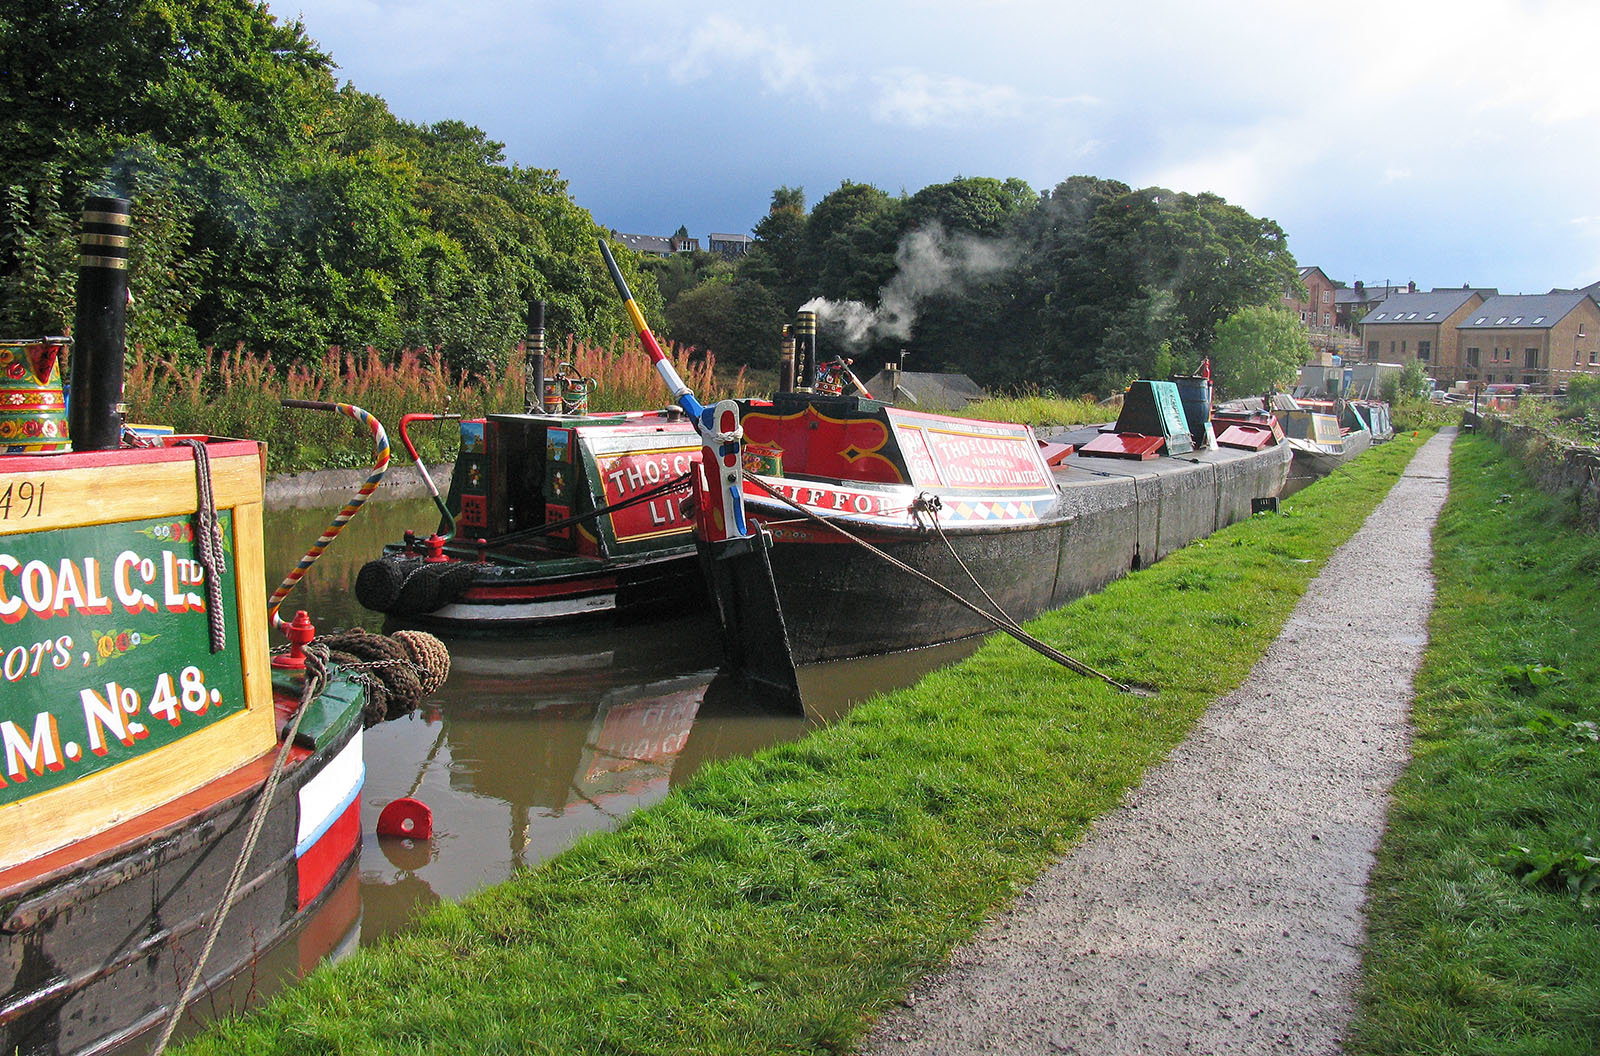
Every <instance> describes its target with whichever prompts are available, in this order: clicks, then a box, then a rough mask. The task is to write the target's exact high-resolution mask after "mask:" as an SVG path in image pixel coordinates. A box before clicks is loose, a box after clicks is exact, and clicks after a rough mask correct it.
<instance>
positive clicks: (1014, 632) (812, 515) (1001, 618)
mask: <svg viewBox="0 0 1600 1056" xmlns="http://www.w3.org/2000/svg"><path fill="white" fill-rule="evenodd" d="M745 479H746V480H751V481H754V482H755V483H756V485H757V486H758V487H759V488H761V490H762V491H765V492H766V493H767V494H768V495H770V496H772V497H773V498H775V499H777V500H778V501H779V502H781V503H783V504H784V505H786V506H788V507H790V508H792V509H794V510H796V511H797V512H799V513H800V514H801V515H802V516H804V517H805V518H806V519H808V520H811V521H815V522H816V523H817V524H820V525H822V526H823V527H824V528H827V529H829V530H831V531H834V532H838V533H839V534H840V535H842V536H844V537H845V538H846V539H848V540H849V541H850V542H852V543H855V544H856V545H857V546H859V547H861V548H863V549H864V550H866V551H867V552H868V553H870V554H873V555H875V556H877V557H879V558H882V559H883V560H884V561H885V562H887V563H888V564H890V565H893V566H894V567H895V568H898V569H899V570H900V571H902V572H904V573H906V574H907V575H909V576H913V577H915V578H916V579H918V580H920V581H921V582H923V583H925V584H927V585H928V586H929V587H932V588H933V589H934V590H936V591H938V592H939V593H941V594H943V595H944V596H945V597H947V598H949V599H950V600H951V601H953V602H955V603H956V604H958V605H960V606H961V607H962V608H964V609H968V610H970V611H972V612H974V613H976V614H977V615H979V616H981V617H983V618H984V619H985V620H987V621H989V622H990V623H992V624H994V626H995V628H996V629H997V630H1001V631H1004V632H1005V633H1007V634H1009V635H1010V636H1011V637H1013V638H1015V639H1016V640H1017V641H1019V642H1021V643H1022V644H1023V645H1025V646H1027V647H1028V648H1029V649H1032V650H1033V651H1034V652H1036V653H1038V654H1040V655H1041V656H1044V657H1046V658H1048V659H1050V660H1054V661H1055V662H1056V663H1058V664H1060V665H1061V666H1062V667H1065V668H1067V669H1069V670H1072V671H1076V672H1077V673H1078V674H1080V675H1087V676H1089V677H1091V678H1098V679H1100V680H1101V681H1102V682H1104V683H1106V684H1107V685H1109V686H1114V687H1116V688H1117V689H1120V690H1122V691H1123V692H1124V693H1132V692H1134V689H1133V687H1132V686H1130V685H1127V684H1126V683H1123V682H1119V681H1117V680H1116V679H1114V678H1112V677H1111V676H1110V675H1108V674H1106V673H1104V672H1103V671H1097V670H1095V669H1094V668H1092V667H1090V666H1089V665H1088V664H1086V663H1084V662H1083V661H1081V660H1075V659H1073V658H1072V657H1070V656H1068V655H1067V654H1066V653H1063V652H1061V651H1060V650H1059V649H1056V648H1054V647H1052V646H1049V645H1046V644H1045V643H1044V642H1041V641H1040V640H1039V639H1037V638H1035V637H1034V636H1033V635H1031V634H1029V633H1028V632H1027V631H1024V630H1023V629H1022V628H1021V627H1020V626H1019V625H1018V624H1017V622H1016V621H1015V620H1013V619H1011V617H1010V616H1007V615H1006V614H1005V612H1004V611H1003V610H1000V606H999V605H997V604H995V602H994V599H993V598H990V597H989V593H988V591H983V594H984V597H986V598H989V603H990V604H991V605H995V609H996V610H997V611H999V615H996V614H995V613H992V612H989V611H987V610H985V609H984V608H983V607H982V606H979V605H976V604H974V603H973V602H971V601H968V600H967V599H966V598H964V597H962V596H961V595H960V594H957V593H956V592H955V591H953V590H951V589H950V588H949V587H947V586H945V585H944V584H943V583H940V582H939V581H938V580H936V579H934V578H933V577H932V576H930V575H928V574H927V573H926V572H923V571H921V570H920V569H916V568H913V567H911V566H910V565H908V564H906V563H905V562H904V561H902V560H900V559H899V558H897V557H895V556H894V555H893V554H889V553H886V552H885V551H883V550H882V549H880V548H878V547H876V546H874V545H872V544H871V543H869V542H867V541H866V540H865V539H863V538H861V537H860V536H858V535H855V534H854V533H852V532H850V531H849V530H848V529H846V528H845V527H843V526H842V525H840V524H837V523H835V522H834V520H833V519H832V518H830V517H825V516H823V515H822V514H819V513H816V512H814V511H812V510H809V509H807V508H806V507H804V506H802V505H800V504H799V503H798V502H795V501H794V500H793V499H791V498H789V497H788V496H787V495H784V494H782V493H781V492H779V491H777V490H776V489H774V488H773V487H772V486H771V485H769V484H768V483H767V482H766V481H765V480H762V479H761V478H760V477H758V476H756V475H755V474H753V473H747V474H745ZM913 507H915V504H913ZM930 512H931V511H930ZM934 526H935V528H936V529H937V530H938V532H939V536H940V538H941V539H944V543H945V546H947V547H949V548H950V551H951V553H952V554H954V552H955V548H954V547H953V546H951V545H950V541H949V540H948V539H945V538H944V529H943V528H942V527H939V523H938V518H937V516H935V517H934ZM956 563H957V564H959V565H960V566H961V568H962V569H963V570H964V571H966V572H967V576H968V578H972V580H973V582H974V583H977V580H976V578H974V577H973V576H972V572H971V570H969V569H967V566H966V563H965V562H963V561H962V560H961V559H960V557H959V556H958V557H957V558H956ZM978 589H979V590H983V588H982V586H981V585H979V588H978Z"/></svg>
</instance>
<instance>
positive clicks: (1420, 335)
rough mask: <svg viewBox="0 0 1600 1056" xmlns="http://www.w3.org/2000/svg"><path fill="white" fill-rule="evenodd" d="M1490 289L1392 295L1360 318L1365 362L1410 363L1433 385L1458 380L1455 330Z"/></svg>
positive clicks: (1491, 294)
mask: <svg viewBox="0 0 1600 1056" xmlns="http://www.w3.org/2000/svg"><path fill="white" fill-rule="evenodd" d="M1494 294H1495V291H1494V290H1473V289H1459V290H1434V291H1433V292H1432V293H1397V294H1395V295H1394V296H1392V297H1387V298H1385V299H1384V302H1383V303H1382V304H1380V305H1378V306H1377V308H1375V309H1373V310H1372V311H1371V312H1368V313H1367V315H1366V317H1365V318H1363V319H1362V320H1361V339H1362V341H1363V342H1364V343H1365V346H1366V353H1365V358H1366V361H1367V362H1368V363H1401V364H1404V363H1410V362H1411V361H1412V360H1416V361H1418V362H1420V363H1421V364H1422V365H1423V369H1424V370H1426V371H1427V372H1428V375H1429V376H1430V377H1432V378H1434V379H1435V380H1436V381H1437V382H1438V383H1439V384H1441V385H1447V384H1449V383H1452V382H1454V381H1456V380H1457V379H1458V377H1459V370H1460V368H1459V366H1458V363H1459V357H1458V355H1457V351H1456V348H1457V339H1458V336H1459V335H1458V334H1457V331H1456V327H1457V326H1459V325H1460V324H1461V322H1462V320H1464V319H1466V318H1467V316H1468V315H1469V314H1471V313H1472V312H1473V311H1474V310H1476V309H1477V308H1479V307H1480V306H1482V304H1483V302H1484V300H1485V299H1486V297H1492V296H1494Z"/></svg>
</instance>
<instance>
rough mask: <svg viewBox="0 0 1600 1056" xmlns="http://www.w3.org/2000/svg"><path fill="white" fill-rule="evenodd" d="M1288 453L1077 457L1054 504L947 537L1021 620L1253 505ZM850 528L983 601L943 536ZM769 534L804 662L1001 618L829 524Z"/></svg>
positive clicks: (797, 658)
mask: <svg viewBox="0 0 1600 1056" xmlns="http://www.w3.org/2000/svg"><path fill="white" fill-rule="evenodd" d="M1288 458H1289V455H1288V450H1287V449H1286V448H1283V447H1275V448H1270V449H1268V450H1266V451H1262V452H1221V453H1208V454H1207V455H1205V456H1202V457H1201V458H1199V459H1197V460H1193V461H1191V460H1188V459H1184V460H1179V459H1170V458H1163V459H1159V460H1157V461H1155V462H1150V463H1126V462H1117V461H1113V460H1104V459H1102V460H1093V461H1091V460H1075V462H1074V466H1075V468H1074V469H1072V470H1067V471H1063V472H1062V473H1060V474H1058V477H1059V478H1060V482H1061V484H1062V498H1061V503H1060V505H1059V506H1058V508H1057V511H1056V514H1055V515H1054V516H1052V517H1050V518H1048V519H1046V520H1044V521H1043V522H1036V523H1033V524H1027V525H1019V526H1014V527H998V526H997V527H994V528H976V529H967V530H961V531H947V532H946V533H945V537H946V538H947V539H948V540H949V542H950V545H951V547H953V548H954V550H955V552H956V553H957V554H958V555H959V556H960V558H961V562H963V563H964V564H965V565H966V567H967V568H968V569H970V570H971V572H972V576H973V577H975V578H976V579H977V581H978V582H979V583H981V584H982V585H983V586H984V588H985V589H986V590H987V591H988V592H989V594H990V595H991V596H992V597H993V598H994V599H995V601H997V602H998V603H999V604H1000V606H1001V608H1002V609H1004V611H1005V612H1006V614H1007V615H1009V616H1010V617H1011V618H1012V619H1014V620H1017V621H1019V622H1020V621H1023V620H1027V619H1031V618H1032V617H1034V616H1037V615H1039V614H1040V613H1041V612H1044V611H1046V610H1047V609H1051V608H1056V607H1058V606H1061V605H1065V604H1067V603H1068V602H1070V601H1072V600H1074V599H1075V598H1079V597H1082V596H1083V595H1085V594H1090V593H1093V592H1094V591H1096V590H1099V589H1100V588H1102V587H1104V586H1105V585H1106V584H1107V583H1110V582H1111V581H1112V580H1115V579H1117V578H1119V577H1120V576H1122V575H1123V574H1125V573H1126V572H1128V571H1130V570H1132V569H1136V568H1140V567H1143V566H1145V565H1148V564H1150V563H1151V562H1153V561H1157V560H1159V559H1160V558H1162V557H1164V556H1166V555H1167V554H1169V553H1171V552H1172V551H1174V550H1176V549H1178V548H1180V547H1182V546H1185V545H1187V544H1189V543H1190V542H1193V541H1194V540H1196V539H1200V538H1203V537H1205V536H1207V535H1209V534H1211V533H1212V532H1214V531H1216V530H1217V529H1219V528H1223V527H1226V526H1227V525H1229V524H1232V523H1234V522H1236V521H1240V520H1243V519H1245V518H1247V517H1249V516H1250V515H1251V505H1250V503H1251V499H1253V498H1263V497H1267V496H1272V495H1276V494H1278V492H1279V491H1280V490H1281V489H1282V487H1283V484H1284V481H1285V479H1286V477H1287V473H1288ZM1076 467H1086V468H1076ZM774 516H775V517H776V516H777V515H776V514H775V515H774ZM792 518H793V515H792V514H791V515H790V519H791V521H792ZM855 531H856V532H857V534H859V535H861V536H862V537H863V538H864V539H866V540H867V541H868V542H871V543H873V544H874V545H876V546H878V547H879V548H881V549H883V550H884V551H886V552H887V553H889V554H890V555H891V556H893V557H896V558H898V559H899V560H901V561H902V562H904V563H905V564H907V565H909V566H911V567H912V568H915V569H917V570H918V571H920V572H923V573H926V574H927V575H929V576H932V577H933V578H934V579H936V580H937V581H939V582H940V583H942V584H944V585H945V586H947V587H950V588H951V589H953V590H955V591H956V592H957V593H958V594H960V595H962V596H963V597H965V598H967V599H968V600H969V601H972V602H974V603H975V604H977V605H979V606H984V607H986V605H987V603H986V602H985V601H984V598H983V595H982V593H981V592H980V591H979V590H978V589H977V587H975V586H974V585H973V584H972V582H971V580H970V579H969V578H968V576H967V573H966V572H965V571H963V570H962V568H961V565H960V564H958V563H957V561H956V560H955V558H953V557H952V556H951V554H950V550H949V549H948V548H947V547H946V546H945V544H944V542H943V541H941V539H940V538H939V536H938V535H936V534H934V533H932V532H927V531H925V532H916V531H914V530H911V529H893V530H890V529H877V530H870V529H864V528H855ZM773 534H774V536H775V538H776V542H775V545H774V546H773V549H772V551H771V562H772V571H773V578H774V580H775V582H776V584H777V590H778V597H779V599H780V602H781V605H782V609H783V618H784V622H785V624H786V625H787V630H788V637H789V646H790V652H791V655H792V656H793V659H794V662H795V663H796V664H808V663H817V662H821V661H828V660H842V659H848V658H851V657H857V656H871V655H876V654H881V653H888V652H896V651H900V650H904V649H915V648H921V647H923V646H929V645H937V644H940V643H943V642H950V641H956V640H958V639H961V638H966V637H970V636H972V635H976V634H986V633H989V632H991V631H994V630H995V627H994V625H993V623H991V622H990V621H988V620H986V619H984V618H983V617H982V616H979V615H977V614H976V613H973V612H971V611H970V610H969V609H966V608H964V607H962V606H961V605H959V604H958V603H956V602H955V601H952V600H950V599H949V598H947V597H945V596H944V595H942V594H941V593H940V592H938V591H936V590H935V589H934V588H932V587H930V586H928V585H926V584H924V583H922V582H920V581H918V580H917V579H915V578H914V577H912V576H910V575H908V574H907V573H905V572H903V571H901V570H899V569H896V568H894V567H892V566H891V565H889V564H887V563H886V562H884V561H883V560H882V559H881V558H878V557H876V556H874V555H873V554H871V553H870V552H868V551H867V550H865V549H864V548H862V547H859V546H856V545H855V544H853V543H848V542H844V541H842V537H839V536H837V535H834V534H832V533H830V532H828V531H827V530H826V529H821V528H810V527H808V528H807V529H806V531H805V533H803V534H804V538H803V539H802V538H796V536H797V534H798V533H795V532H794V531H793V530H792V529H785V528H783V527H778V528H776V529H775V530H774V533H773ZM786 537H788V538H787V539H786ZM818 540H827V541H818ZM833 540H841V541H837V542H835V541H833Z"/></svg>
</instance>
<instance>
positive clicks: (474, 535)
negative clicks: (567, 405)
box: [356, 407, 701, 632]
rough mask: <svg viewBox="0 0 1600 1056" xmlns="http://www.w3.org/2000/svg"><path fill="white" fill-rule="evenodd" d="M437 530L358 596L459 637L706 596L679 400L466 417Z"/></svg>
mask: <svg viewBox="0 0 1600 1056" xmlns="http://www.w3.org/2000/svg"><path fill="white" fill-rule="evenodd" d="M460 430H461V444H460V449H459V454H458V455H457V457H456V461H455V465H454V468H453V470H452V472H451V475H450V483H449V491H448V497H447V499H445V500H444V501H443V503H442V504H441V519H440V524H439V527H438V530H437V531H435V532H433V533H431V534H427V535H424V534H421V533H408V534H407V537H406V538H405V539H403V540H400V541H398V542H395V543H392V544H390V545H389V546H387V547H385V548H384V552H383V554H382V555H381V556H379V557H378V558H376V559H374V560H372V561H370V562H368V563H367V564H366V565H365V566H363V567H362V569H361V571H360V573H359V574H358V576H357V578H356V598H357V600H358V601H360V602H361V604H362V605H363V606H365V607H366V608H368V609H371V610H373V611H374V612H380V613H383V614H384V615H386V616H389V617H392V618H394V619H395V620H396V621H399V622H404V623H407V624H416V625H420V626H435V627H440V628H445V629H449V630H452V631H456V632H460V631H472V630H488V631H493V630H500V629H505V628H516V629H518V630H526V629H533V628H539V627H551V626H565V625H568V624H571V623H574V622H580V621H585V622H592V621H595V620H613V621H618V622H626V621H627V620H629V619H637V618H644V617H647V616H649V615H651V614H654V613H660V612H665V611H667V610H669V609H671V608H673V607H675V606H677V605H679V604H681V603H682V600H683V598H684V597H685V596H686V595H689V596H694V595H697V594H698V593H699V591H700V582H701V580H700V572H699V568H698V566H697V564H696V560H695V541H694V531H693V524H692V522H691V520H690V518H689V516H688V515H687V514H686V513H685V512H684V509H683V500H684V499H686V498H687V497H688V495H689V493H690V491H691V490H692V485H691V481H690V468H691V466H692V464H693V463H694V461H695V460H696V459H697V458H698V457H699V450H700V441H699V439H698V437H697V435H696V433H695V430H694V426H693V425H692V424H691V423H690V422H689V421H688V420H687V418H685V416H684V415H683V414H682V413H681V412H680V411H679V410H678V408H676V407H674V408H671V409H670V410H661V411H644V412H628V413H621V414H598V415H590V414H565V413H542V412H541V413H526V414H491V415H489V416H487V417H486V418H480V419H473V420H467V421H463V422H461V423H460Z"/></svg>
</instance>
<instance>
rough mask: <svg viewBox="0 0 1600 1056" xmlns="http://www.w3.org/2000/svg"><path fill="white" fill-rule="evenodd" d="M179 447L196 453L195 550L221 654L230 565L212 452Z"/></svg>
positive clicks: (199, 444)
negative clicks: (214, 488) (224, 591)
mask: <svg viewBox="0 0 1600 1056" xmlns="http://www.w3.org/2000/svg"><path fill="white" fill-rule="evenodd" d="M177 444H178V446H180V447H187V448H188V449H189V450H191V451H193V452H194V475H195V492H196V494H197V496H198V501H197V502H196V503H195V511H194V519H195V532H194V548H195V556H196V557H198V558H199V560H200V567H201V568H203V569H204V570H205V574H206V623H207V625H208V626H209V628H210V631H211V651H212V652H213V653H220V652H222V650H224V649H226V648H227V647H228V628H227V625H226V624H225V623H224V622H223V618H222V615H223V614H222V579H221V577H222V576H224V575H225V574H227V571H228V563H227V559H226V558H225V557H224V556H223V553H224V551H223V546H222V523H221V522H220V521H219V520H218V519H217V500H216V497H215V495H214V494H213V493H212V490H211V453H210V452H209V451H207V450H206V442H205V441H204V440H199V439H191V438H185V439H182V440H179V441H177Z"/></svg>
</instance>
